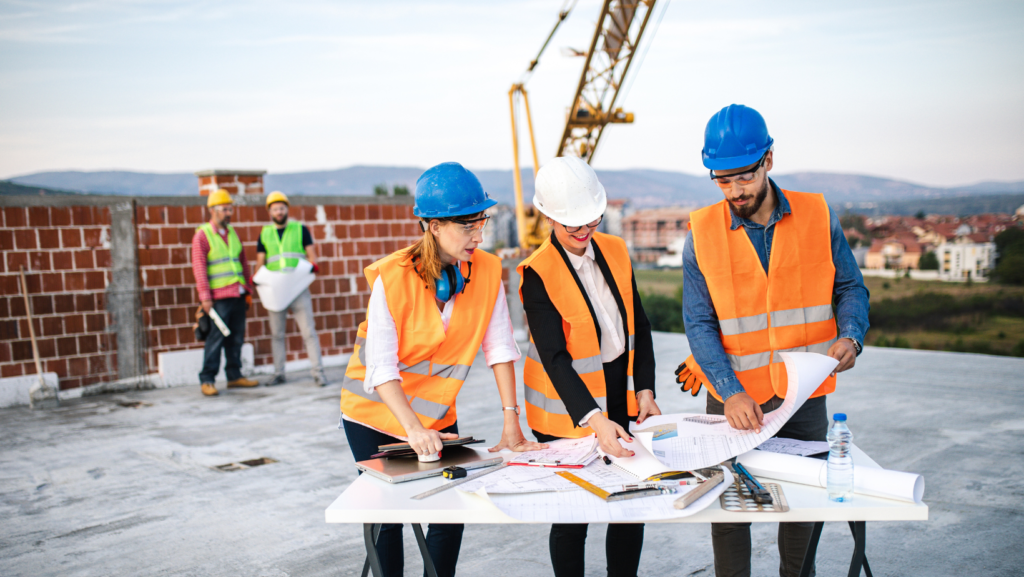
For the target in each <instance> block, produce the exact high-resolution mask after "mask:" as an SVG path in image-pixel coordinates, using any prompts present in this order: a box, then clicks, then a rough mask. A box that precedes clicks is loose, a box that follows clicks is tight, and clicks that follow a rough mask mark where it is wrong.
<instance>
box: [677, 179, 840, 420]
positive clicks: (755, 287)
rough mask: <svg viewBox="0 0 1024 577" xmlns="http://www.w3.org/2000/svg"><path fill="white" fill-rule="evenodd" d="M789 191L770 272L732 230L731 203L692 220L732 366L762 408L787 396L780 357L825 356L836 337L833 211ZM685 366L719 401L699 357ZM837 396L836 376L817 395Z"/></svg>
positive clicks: (746, 240) (818, 199)
mask: <svg viewBox="0 0 1024 577" xmlns="http://www.w3.org/2000/svg"><path fill="white" fill-rule="evenodd" d="M782 193H783V194H784V195H785V196H786V198H787V200H788V201H789V204H790V208H791V213H790V214H788V215H785V216H784V217H783V218H782V219H781V220H780V221H778V222H777V223H776V224H775V235H774V237H773V241H772V251H771V255H770V258H769V266H768V274H765V271H764V267H763V266H762V265H761V261H760V259H759V258H758V257H757V253H756V251H755V250H754V249H753V247H752V246H750V239H749V237H748V236H747V234H746V230H745V229H744V228H743V227H739V228H737V229H736V230H732V228H731V226H730V225H731V223H732V216H731V213H730V211H729V207H728V205H727V204H726V203H725V202H724V201H723V202H720V203H718V204H715V205H712V206H710V207H706V208H703V209H701V210H698V211H694V212H693V213H691V221H690V223H691V230H692V235H693V236H692V238H693V242H694V244H693V247H694V251H695V252H696V255H697V264H698V266H699V267H700V269H701V273H702V274H704V277H705V280H706V281H707V284H708V292H709V294H710V295H711V300H712V304H713V305H714V308H715V314H716V315H717V316H718V319H719V320H718V322H719V327H720V331H721V333H720V334H721V339H722V345H723V347H724V349H725V353H726V356H727V357H728V359H729V365H730V366H731V367H732V369H733V371H734V372H735V373H736V377H737V378H738V379H739V381H740V383H741V384H742V385H743V389H744V390H745V391H746V392H747V394H749V395H750V396H751V397H752V398H753V399H754V400H755V401H756V402H758V403H764V402H766V401H768V399H770V398H772V397H773V396H776V395H777V396H779V397H785V395H786V385H787V376H786V370H785V364H783V362H782V358H781V357H780V356H779V353H782V352H790V351H794V352H813V353H819V354H826V353H827V352H828V349H829V348H830V347H831V346H832V344H833V343H835V341H836V336H837V331H836V324H835V319H834V316H833V312H832V289H833V286H832V285H833V281H834V280H835V265H834V264H833V263H832V243H831V230H830V215H829V210H828V205H827V204H825V201H824V198H823V197H822V196H821V195H818V194H807V193H801V192H790V191H783V192H782ZM686 365H687V367H690V368H691V369H692V370H693V372H694V374H696V375H698V376H699V377H700V378H701V380H702V381H704V382H705V384H707V385H708V391H709V392H710V393H711V394H712V395H714V396H715V397H717V398H719V399H720V397H718V394H717V393H716V392H715V391H714V387H713V384H712V383H710V382H708V381H707V379H706V376H705V375H704V372H703V370H702V369H701V368H700V367H699V366H698V365H697V363H696V360H695V359H694V358H693V356H692V355H691V356H690V357H689V358H688V359H687V360H686ZM833 390H835V377H829V378H828V379H826V380H825V382H824V383H823V384H822V386H821V387H819V388H818V390H816V391H815V392H814V394H813V395H812V396H815V397H817V396H821V395H825V394H828V393H830V392H832V391H833Z"/></svg>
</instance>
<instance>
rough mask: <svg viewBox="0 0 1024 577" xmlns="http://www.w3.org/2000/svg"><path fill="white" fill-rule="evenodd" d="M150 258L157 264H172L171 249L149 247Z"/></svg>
mask: <svg viewBox="0 0 1024 577" xmlns="http://www.w3.org/2000/svg"><path fill="white" fill-rule="evenodd" d="M149 256H150V259H151V260H152V261H153V264H154V265H156V266H165V265H168V264H170V262H171V259H170V251H168V250H167V249H166V248H152V249H149Z"/></svg>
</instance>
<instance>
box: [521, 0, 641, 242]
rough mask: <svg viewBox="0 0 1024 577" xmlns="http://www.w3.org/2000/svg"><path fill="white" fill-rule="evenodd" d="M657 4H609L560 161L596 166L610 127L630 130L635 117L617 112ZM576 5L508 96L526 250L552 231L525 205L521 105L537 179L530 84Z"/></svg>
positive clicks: (566, 9) (634, 0)
mask: <svg viewBox="0 0 1024 577" xmlns="http://www.w3.org/2000/svg"><path fill="white" fill-rule="evenodd" d="M656 1H657V0H605V1H604V3H603V5H602V7H601V14H600V17H599V18H598V19H597V26H596V27H595V29H594V34H593V37H592V39H591V41H590V48H589V49H588V50H587V51H586V52H585V53H582V54H580V55H582V56H585V57H586V62H585V63H584V65H583V72H582V74H581V75H580V81H579V83H578V84H577V87H576V94H575V95H574V96H573V100H572V105H571V106H570V108H569V110H568V114H567V115H566V120H565V127H564V128H563V130H562V138H561V140H559V143H558V149H557V153H556V154H555V156H564V155H567V154H571V155H574V156H578V157H579V158H582V159H583V160H585V161H587V163H590V162H592V161H593V158H594V152H595V151H596V150H597V145H598V144H599V143H600V142H601V135H602V134H603V133H604V129H605V127H606V126H607V125H609V124H629V123H632V122H633V113H632V112H624V111H623V110H622V108H621V107H618V108H616V106H615V104H616V101H617V100H618V97H619V93H620V91H621V89H622V84H623V80H625V78H626V74H627V73H628V72H629V67H630V64H632V62H633V56H634V55H635V54H636V51H637V47H638V46H639V45H640V39H641V38H642V37H643V34H644V31H645V30H646V28H647V23H648V21H649V20H650V17H651V12H652V11H653V10H654V4H655V2H656ZM575 5H576V0H572V2H571V4H570V3H569V2H568V0H567V2H566V4H564V5H563V8H562V10H560V11H559V13H558V21H557V22H555V26H554V28H552V30H551V32H550V33H549V34H548V37H547V39H546V40H544V44H543V45H542V46H541V48H540V51H539V52H538V53H537V56H536V57H535V58H534V59H533V60H531V61H530V65H529V67H528V68H527V69H526V73H525V74H524V75H523V77H522V78H521V79H520V80H519V82H517V83H515V84H513V85H512V88H511V89H510V90H509V92H508V99H509V109H510V112H511V116H512V160H513V168H514V173H513V178H514V179H515V192H516V225H517V229H518V234H519V246H520V248H521V249H533V248H536V247H538V246H540V245H541V243H543V242H544V239H546V238H547V236H548V234H549V231H548V227H547V224H546V222H545V220H544V218H543V215H541V214H540V213H539V212H538V211H537V209H536V208H534V207H532V206H530V207H527V206H526V205H525V204H524V203H523V183H522V174H521V173H520V171H519V105H520V103H522V105H523V108H524V110H525V114H526V126H527V129H528V131H529V134H530V149H531V151H532V153H533V174H534V176H536V175H537V171H538V170H540V162H539V161H538V159H537V145H536V142H535V140H534V135H533V121H532V120H531V118H530V101H529V98H528V96H527V92H526V89H525V87H524V86H525V84H526V82H527V81H528V80H529V78H530V76H531V75H532V74H533V71H534V69H535V68H536V67H537V64H538V63H539V62H540V57H541V55H543V54H544V50H545V49H546V48H547V46H548V44H549V43H550V42H551V39H552V38H553V37H554V35H555V32H557V31H558V28H559V26H561V25H562V22H564V21H565V19H566V18H567V17H568V16H569V13H570V12H571V11H572V9H573V8H574V7H575Z"/></svg>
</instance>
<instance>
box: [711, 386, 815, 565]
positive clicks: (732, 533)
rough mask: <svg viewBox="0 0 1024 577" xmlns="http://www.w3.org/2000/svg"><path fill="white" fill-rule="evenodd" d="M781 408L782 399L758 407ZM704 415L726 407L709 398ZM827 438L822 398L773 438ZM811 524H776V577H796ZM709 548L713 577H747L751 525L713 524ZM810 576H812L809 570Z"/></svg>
mask: <svg viewBox="0 0 1024 577" xmlns="http://www.w3.org/2000/svg"><path fill="white" fill-rule="evenodd" d="M780 406H782V399H780V398H779V397H772V398H771V399H768V402H766V403H765V404H763V405H761V411H763V412H764V413H765V414H767V413H769V412H771V411H774V410H775V409H777V408H779V407H780ZM707 413H708V414H709V415H724V414H725V405H724V404H723V403H721V402H719V401H718V399H716V398H714V397H713V396H711V395H710V394H709V395H708V405H707ZM827 434H828V411H827V410H826V408H825V397H817V398H814V399H808V400H807V402H806V403H804V405H803V406H802V407H800V410H798V411H797V412H796V413H795V414H793V416H792V418H790V419H789V420H788V421H786V424H785V425H783V426H782V429H780V430H779V432H778V434H777V435H776V436H778V437H784V438H787V439H798V440H800V441H824V440H825V435H827ZM813 530H814V523H779V538H778V541H779V575H781V576H782V577H796V576H797V575H798V574H799V573H800V565H801V564H802V563H803V560H804V552H805V551H807V543H808V541H810V540H811V531H813ZM711 546H712V547H713V548H714V550H715V575H716V577H750V523H712V524H711ZM811 575H814V570H813V568H812V570H811Z"/></svg>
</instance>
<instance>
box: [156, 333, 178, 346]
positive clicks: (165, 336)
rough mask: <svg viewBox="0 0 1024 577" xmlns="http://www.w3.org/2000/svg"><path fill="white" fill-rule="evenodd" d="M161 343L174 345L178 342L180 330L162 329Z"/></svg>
mask: <svg viewBox="0 0 1024 577" xmlns="http://www.w3.org/2000/svg"><path fill="white" fill-rule="evenodd" d="M160 344H161V345H163V346H174V345H176V344H178V331H176V330H174V329H163V330H161V331H160Z"/></svg>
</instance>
